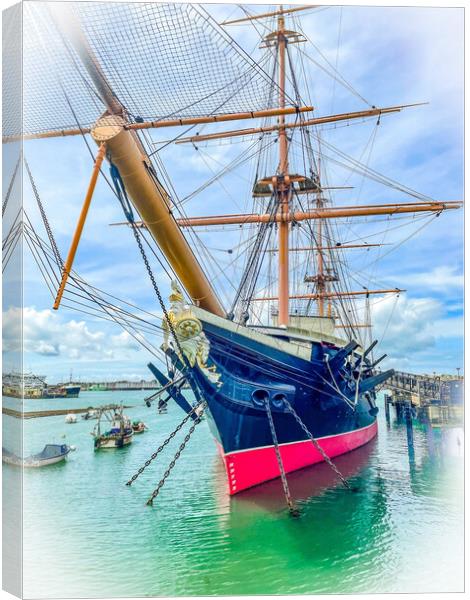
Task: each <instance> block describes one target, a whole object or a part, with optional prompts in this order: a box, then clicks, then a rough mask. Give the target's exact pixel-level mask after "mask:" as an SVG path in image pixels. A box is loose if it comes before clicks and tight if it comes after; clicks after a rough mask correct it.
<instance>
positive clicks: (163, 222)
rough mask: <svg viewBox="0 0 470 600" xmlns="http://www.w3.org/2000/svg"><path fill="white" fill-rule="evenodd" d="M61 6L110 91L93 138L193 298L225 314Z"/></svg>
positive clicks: (139, 146)
mask: <svg viewBox="0 0 470 600" xmlns="http://www.w3.org/2000/svg"><path fill="white" fill-rule="evenodd" d="M57 4H60V3H56V4H55V7H57ZM53 8H54V7H53ZM59 10H60V15H59V18H60V19H61V22H60V23H59V26H60V25H63V28H64V30H65V31H66V32H68V33H70V39H71V41H72V43H73V45H74V48H75V50H76V51H77V53H78V54H79V56H80V57H81V59H82V61H83V64H84V66H85V67H86V69H87V72H88V74H89V75H90V77H91V78H92V80H93V82H94V83H95V85H96V86H97V89H99V90H104V91H106V90H107V91H108V94H110V95H107V94H104V98H103V99H104V100H105V102H106V104H107V105H108V109H109V111H110V112H111V113H113V114H111V115H107V116H104V117H102V118H101V119H99V120H98V122H97V123H96V124H95V126H94V127H93V128H92V131H91V134H92V137H93V139H94V140H95V141H96V142H97V143H99V144H101V143H106V150H107V156H108V159H109V160H110V161H111V162H112V163H113V164H114V165H115V166H116V167H117V169H118V171H119V174H120V176H121V178H122V181H123V183H124V187H125V189H126V191H127V193H128V195H129V198H130V199H131V201H132V203H133V204H134V206H135V208H136V209H137V211H138V212H139V214H140V216H141V218H142V220H143V222H144V223H145V225H146V227H147V228H148V230H149V231H150V233H151V235H152V237H153V238H154V239H155V241H156V243H157V244H158V246H159V247H160V249H161V251H162V252H163V254H164V255H165V257H166V258H167V260H168V262H169V264H170V265H171V267H172V269H173V270H174V272H175V273H176V275H177V277H178V278H179V279H180V281H181V283H182V284H183V286H184V287H185V289H186V291H187V292H188V294H189V296H190V298H191V299H192V301H193V302H194V303H195V304H198V305H199V306H201V308H204V309H205V310H207V311H209V312H212V313H213V314H216V315H218V316H221V317H224V316H226V313H225V311H224V309H223V307H222V305H221V304H220V302H219V300H218V298H217V295H216V293H215V291H214V289H213V288H212V286H211V284H210V282H209V280H208V279H207V277H206V275H205V273H204V271H203V270H202V268H201V265H200V264H199V262H198V261H197V259H196V257H195V255H194V253H193V252H192V250H191V247H190V246H189V244H188V242H187V241H186V238H185V237H184V235H183V232H182V231H181V229H180V227H179V226H178V224H177V223H176V221H175V218H174V216H173V214H172V205H171V200H170V198H169V195H168V193H167V192H166V191H165V189H164V188H163V186H162V185H161V184H160V183H159V182H158V181H157V179H156V177H155V176H153V175H152V172H151V162H150V159H149V157H148V156H147V154H146V152H145V150H144V148H143V146H142V144H141V142H140V140H139V138H138V137H137V134H136V132H135V131H127V130H126V125H127V123H126V121H125V120H124V118H122V117H120V116H118V115H117V114H116V113H117V112H119V109H120V111H121V113H122V115H125V111H124V109H123V107H122V106H119V107H116V105H115V102H116V98H115V96H114V94H113V93H112V90H111V88H110V86H109V84H108V82H107V81H106V79H105V77H104V75H103V73H102V72H101V70H100V69H99V63H98V61H97V60H96V59H95V57H94V55H93V51H92V49H91V48H90V47H89V46H88V44H87V41H86V39H85V36H84V35H83V32H82V31H81V28H80V24H79V23H78V22H77V21H76V20H75V18H74V15H73V13H72V12H71V11H70V7H67V8H65V6H64V4H63V3H62V5H61V8H60V9H59Z"/></svg>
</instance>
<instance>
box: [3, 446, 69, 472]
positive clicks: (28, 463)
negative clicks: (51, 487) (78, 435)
mask: <svg viewBox="0 0 470 600" xmlns="http://www.w3.org/2000/svg"><path fill="white" fill-rule="evenodd" d="M74 449H75V448H74ZM71 451H72V448H71V447H70V446H67V444H46V445H45V446H44V448H43V450H42V451H41V452H39V453H38V454H32V455H31V456H27V457H26V458H24V459H21V458H20V457H19V456H17V455H16V454H14V453H13V452H10V451H9V450H6V448H2V460H3V462H5V463H8V464H10V465H16V466H18V467H46V466H48V465H53V464H55V463H58V462H62V461H63V460H65V458H66V457H67V455H68V454H69V452H71Z"/></svg>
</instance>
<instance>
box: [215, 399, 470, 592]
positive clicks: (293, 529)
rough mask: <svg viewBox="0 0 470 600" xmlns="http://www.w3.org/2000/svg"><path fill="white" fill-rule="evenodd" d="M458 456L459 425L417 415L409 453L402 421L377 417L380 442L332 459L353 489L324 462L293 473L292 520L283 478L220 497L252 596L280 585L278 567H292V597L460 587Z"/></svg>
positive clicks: (460, 472) (461, 442)
mask: <svg viewBox="0 0 470 600" xmlns="http://www.w3.org/2000/svg"><path fill="white" fill-rule="evenodd" d="M382 414H383V411H382ZM463 454H464V437H463V428H459V427H454V428H451V427H447V428H437V427H435V426H434V427H431V426H429V425H426V424H422V423H419V422H417V421H416V422H415V427H414V434H413V452H412V453H410V452H409V447H408V440H407V433H406V425H405V423H403V422H400V421H397V420H394V421H392V423H391V426H390V427H387V425H386V423H385V419H384V418H381V421H380V428H379V436H378V438H377V439H376V440H373V441H372V442H371V443H369V444H367V445H366V446H364V447H362V448H359V449H357V450H355V451H353V452H351V453H349V454H348V455H345V456H341V457H338V458H337V459H336V460H335V464H336V465H337V467H338V468H339V470H340V471H341V473H342V474H343V475H344V476H345V477H346V478H347V480H348V482H349V483H350V485H351V486H352V488H353V489H354V491H351V490H347V489H345V488H344V486H343V485H342V484H341V481H340V480H339V479H338V477H337V476H336V474H335V473H334V472H333V471H332V470H331V468H330V467H329V466H328V465H326V464H321V465H316V466H314V467H310V468H307V469H303V470H302V471H298V472H296V473H293V474H290V475H289V477H288V482H289V488H290V492H291V495H292V498H293V499H294V500H295V502H296V504H297V506H298V507H299V508H300V511H301V516H300V518H298V519H293V518H290V517H289V515H288V511H287V509H286V501H285V498H284V493H283V489H282V485H281V482H280V481H279V480H273V481H271V482H269V483H266V484H264V485H262V486H258V487H256V488H252V489H251V490H247V491H245V492H243V493H241V494H239V495H237V496H235V497H233V498H231V499H230V501H229V502H226V501H225V498H224V500H222V496H221V495H219V498H220V499H221V500H222V503H223V504H226V509H227V516H226V519H225V520H224V523H223V528H224V530H225V532H226V534H227V536H229V544H228V545H229V547H230V550H231V552H234V553H238V552H240V553H241V552H243V549H244V548H246V547H249V548H250V550H251V553H252V561H250V562H249V563H248V564H245V571H244V574H243V577H244V579H245V580H246V581H250V584H249V592H250V593H253V594H256V593H275V592H276V589H278V590H279V589H282V580H283V575H282V574H281V570H282V568H284V567H285V568H292V569H294V570H296V571H297V578H296V582H295V588H294V589H295V593H331V592H332V591H333V592H335V593H351V592H363V593H366V592H404V591H407V592H425V591H427V592H430V591H451V590H452V591H458V590H460V591H461V590H462V589H463V535H462V533H461V531H462V527H463V491H462V490H463V485H462V482H463V477H462V476H463V469H462V467H463V460H462V459H463ZM219 479H220V486H223V473H222V471H221V472H220V475H219ZM221 508H222V507H221ZM221 512H222V510H221ZM442 515H445V518H443V517H442ZM429 548H439V549H440V550H439V552H438V553H434V554H433V553H431V554H430V553H429ZM272 564H276V565H278V566H279V568H278V569H277V570H275V569H273V570H272V579H271V580H270V581H269V582H268V583H267V582H266V579H264V577H263V578H262V581H263V583H262V584H259V585H258V584H257V583H256V578H257V573H259V572H260V571H261V572H264V571H266V572H268V571H269V570H271V567H270V565H272ZM307 573H308V575H307ZM417 573H419V575H417ZM240 576H242V575H241V573H240ZM291 593H292V592H291Z"/></svg>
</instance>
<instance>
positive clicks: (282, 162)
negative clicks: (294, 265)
mask: <svg viewBox="0 0 470 600" xmlns="http://www.w3.org/2000/svg"><path fill="white" fill-rule="evenodd" d="M281 11H282V6H281ZM277 24H278V29H277V40H278V42H277V46H278V57H279V106H280V108H285V105H286V45H287V38H286V36H285V20H284V15H282V14H281V15H279V16H278V19H277ZM278 172H279V176H278V178H277V186H276V188H275V189H277V194H278V198H279V213H280V215H281V221H280V223H279V316H278V325H280V326H281V327H287V325H288V324H289V222H288V221H287V220H285V219H284V218H283V217H285V216H286V215H288V214H289V204H290V181H289V149H288V141H287V132H286V128H285V117H284V115H280V116H279V169H278ZM273 183H275V182H273ZM273 187H274V186H273Z"/></svg>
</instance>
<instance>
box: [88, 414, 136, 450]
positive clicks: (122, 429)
mask: <svg viewBox="0 0 470 600" xmlns="http://www.w3.org/2000/svg"><path fill="white" fill-rule="evenodd" d="M102 420H105V421H108V422H109V423H110V429H109V430H107V431H105V432H104V433H102V432H101V422H102ZM92 435H93V437H94V445H95V450H100V449H114V448H123V447H124V446H128V445H129V444H131V443H132V438H133V436H134V431H133V428H132V424H131V420H130V419H129V417H128V416H127V415H124V414H123V406H122V405H120V406H118V405H109V406H103V407H101V408H100V409H99V411H98V423H97V424H96V425H95V428H94V429H93V432H92Z"/></svg>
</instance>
